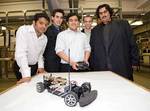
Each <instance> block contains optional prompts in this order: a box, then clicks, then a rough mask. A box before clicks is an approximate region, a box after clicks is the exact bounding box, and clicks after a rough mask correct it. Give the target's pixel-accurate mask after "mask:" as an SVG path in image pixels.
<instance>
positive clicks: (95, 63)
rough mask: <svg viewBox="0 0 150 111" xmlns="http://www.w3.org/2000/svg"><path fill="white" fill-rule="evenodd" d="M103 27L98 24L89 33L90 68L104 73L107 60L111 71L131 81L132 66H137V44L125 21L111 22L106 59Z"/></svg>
mask: <svg viewBox="0 0 150 111" xmlns="http://www.w3.org/2000/svg"><path fill="white" fill-rule="evenodd" d="M103 30H104V25H103V24H99V25H97V26H96V27H95V28H93V29H92V32H91V39H90V45H91V57H90V67H91V69H92V70H94V71H106V70H108V68H107V59H108V58H109V61H110V64H111V66H112V69H111V71H113V72H115V73H117V74H119V75H121V76H123V77H126V78H128V79H130V80H133V75H132V73H133V70H132V65H138V63H139V56H138V48H137V44H136V42H135V40H134V37H133V35H132V30H131V27H130V25H129V24H128V22H127V21H124V20H116V21H112V25H111V29H110V33H109V46H108V53H107V55H108V56H107V57H108V58H106V48H105V45H104V36H103Z"/></svg>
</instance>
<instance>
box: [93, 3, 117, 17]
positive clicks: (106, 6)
mask: <svg viewBox="0 0 150 111" xmlns="http://www.w3.org/2000/svg"><path fill="white" fill-rule="evenodd" d="M103 7H105V8H106V10H108V12H109V13H110V17H112V15H113V13H114V12H113V9H112V8H111V7H110V6H109V5H108V4H102V5H99V6H98V7H97V9H96V16H97V18H100V17H99V10H100V9H101V8H103Z"/></svg>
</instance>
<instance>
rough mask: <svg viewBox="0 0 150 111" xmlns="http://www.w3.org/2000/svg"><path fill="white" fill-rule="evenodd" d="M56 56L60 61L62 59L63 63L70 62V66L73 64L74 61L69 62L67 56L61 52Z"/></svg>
mask: <svg viewBox="0 0 150 111" xmlns="http://www.w3.org/2000/svg"><path fill="white" fill-rule="evenodd" d="M57 55H58V56H59V57H60V58H61V59H63V60H64V61H66V62H68V63H69V62H70V64H71V65H72V64H73V63H74V61H73V60H71V59H70V61H69V56H67V55H66V54H65V53H64V52H63V51H60V52H58V53H57Z"/></svg>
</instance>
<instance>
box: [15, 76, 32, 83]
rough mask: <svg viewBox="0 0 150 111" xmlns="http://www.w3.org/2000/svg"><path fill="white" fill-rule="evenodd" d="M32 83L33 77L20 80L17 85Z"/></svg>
mask: <svg viewBox="0 0 150 111" xmlns="http://www.w3.org/2000/svg"><path fill="white" fill-rule="evenodd" d="M30 81H31V77H25V78H22V79H20V80H19V81H17V84H21V83H25V82H30Z"/></svg>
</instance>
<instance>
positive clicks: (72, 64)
mask: <svg viewBox="0 0 150 111" xmlns="http://www.w3.org/2000/svg"><path fill="white" fill-rule="evenodd" d="M71 66H72V68H73V69H74V70H78V68H77V66H78V64H77V63H76V62H71Z"/></svg>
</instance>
